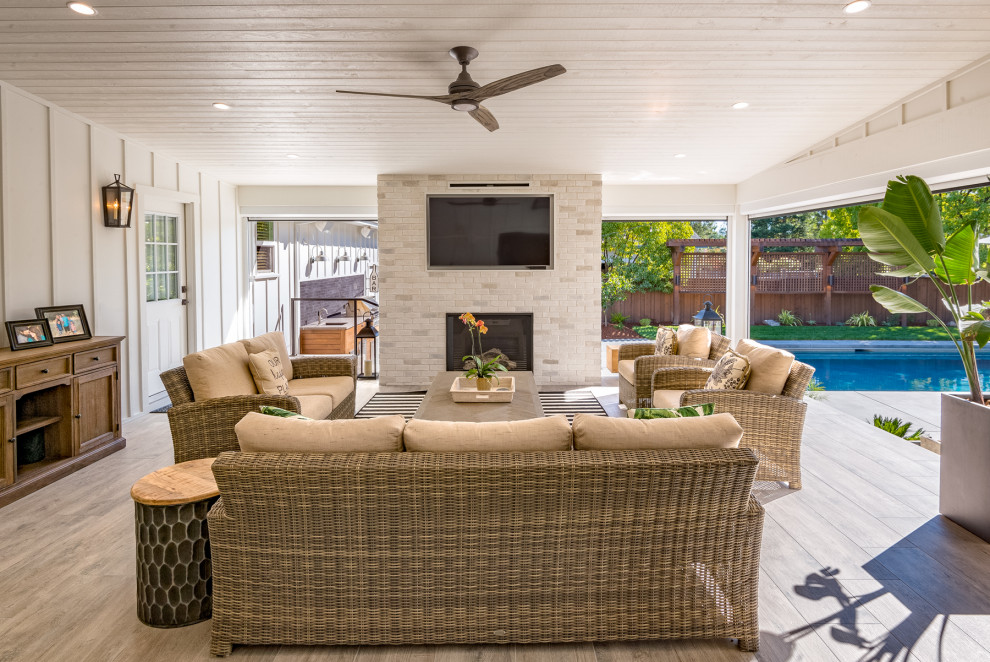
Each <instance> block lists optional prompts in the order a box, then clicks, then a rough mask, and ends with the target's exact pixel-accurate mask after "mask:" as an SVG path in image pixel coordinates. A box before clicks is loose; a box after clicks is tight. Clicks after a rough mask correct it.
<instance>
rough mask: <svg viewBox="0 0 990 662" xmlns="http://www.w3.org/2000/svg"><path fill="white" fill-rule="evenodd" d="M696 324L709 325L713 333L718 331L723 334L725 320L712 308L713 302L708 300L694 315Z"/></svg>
mask: <svg viewBox="0 0 990 662" xmlns="http://www.w3.org/2000/svg"><path fill="white" fill-rule="evenodd" d="M693 319H694V325H695V326H705V327H708V328H709V329H710V330H711V331H712V333H717V334H719V335H722V324H723V322H724V321H725V320H723V319H722V316H721V315H719V314H718V313H717V312H715V311H714V310H712V302H711V301H706V302H705V307H704V308H702V309H701V310H699V311H698V314H697V315H695V316H694V318H693Z"/></svg>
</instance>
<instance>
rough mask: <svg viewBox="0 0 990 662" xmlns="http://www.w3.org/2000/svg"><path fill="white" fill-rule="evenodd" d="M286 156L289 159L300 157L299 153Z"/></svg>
mask: <svg viewBox="0 0 990 662" xmlns="http://www.w3.org/2000/svg"><path fill="white" fill-rule="evenodd" d="M285 158H287V159H298V158H299V155H298V154H286V155H285Z"/></svg>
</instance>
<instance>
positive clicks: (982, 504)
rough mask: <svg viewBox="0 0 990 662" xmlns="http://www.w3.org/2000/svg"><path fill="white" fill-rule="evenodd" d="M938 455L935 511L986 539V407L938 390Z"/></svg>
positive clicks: (989, 423)
mask: <svg viewBox="0 0 990 662" xmlns="http://www.w3.org/2000/svg"><path fill="white" fill-rule="evenodd" d="M987 397H988V396H986V395H984V398H987ZM988 401H990V400H988ZM941 458H942V460H941V466H940V469H939V511H940V512H941V513H942V514H943V515H945V516H946V517H948V518H949V519H951V520H952V521H953V522H955V523H956V524H958V525H959V526H961V527H963V528H965V529H968V530H970V531H972V532H973V533H975V534H976V535H978V536H979V537H981V538H983V539H984V540H986V541H987V542H990V407H986V406H983V405H978V404H976V403H974V402H972V401H970V400H969V399H968V396H967V394H965V393H943V394H942V455H941Z"/></svg>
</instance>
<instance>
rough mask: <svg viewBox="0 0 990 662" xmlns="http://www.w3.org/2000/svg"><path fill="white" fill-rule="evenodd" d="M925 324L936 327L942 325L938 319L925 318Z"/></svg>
mask: <svg viewBox="0 0 990 662" xmlns="http://www.w3.org/2000/svg"><path fill="white" fill-rule="evenodd" d="M925 326H930V327H931V328H933V329H935V328H938V327H940V326H942V325H941V324H939V323H938V320H925Z"/></svg>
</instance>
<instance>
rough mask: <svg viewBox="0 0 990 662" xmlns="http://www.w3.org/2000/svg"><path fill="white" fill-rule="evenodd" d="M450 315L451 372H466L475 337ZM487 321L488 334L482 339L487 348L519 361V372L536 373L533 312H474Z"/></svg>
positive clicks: (448, 332) (448, 367) (455, 315)
mask: <svg viewBox="0 0 990 662" xmlns="http://www.w3.org/2000/svg"><path fill="white" fill-rule="evenodd" d="M460 316H461V313H447V370H462V369H463V367H464V361H463V357H464V356H465V355H467V354H470V353H471V336H470V335H469V334H468V328H467V326H465V325H464V323H463V322H461V320H459V319H458V318H459V317H460ZM474 316H475V317H476V318H477V319H479V320H484V322H485V326H487V327H488V333H486V334H485V335H484V336H482V341H481V342H482V345H483V347H484V349H486V350H489V349H496V348H497V349H499V350H501V352H502V354H504V355H505V356H507V357H508V358H509V359H510V360H512V361H515V362H516V368H515V369H516V370H528V371H532V370H533V363H534V362H533V313H474Z"/></svg>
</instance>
